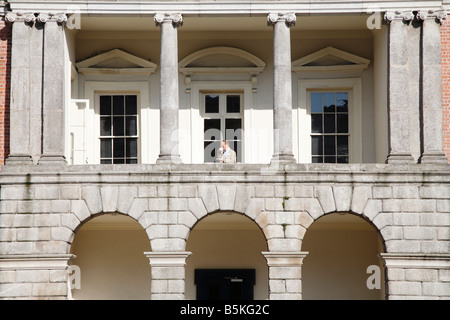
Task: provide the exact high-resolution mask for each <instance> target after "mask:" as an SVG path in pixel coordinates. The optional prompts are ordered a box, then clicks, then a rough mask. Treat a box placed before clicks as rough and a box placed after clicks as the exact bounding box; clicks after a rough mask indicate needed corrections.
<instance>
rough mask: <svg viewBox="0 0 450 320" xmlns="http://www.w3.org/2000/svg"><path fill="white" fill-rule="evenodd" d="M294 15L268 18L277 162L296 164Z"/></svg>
mask: <svg viewBox="0 0 450 320" xmlns="http://www.w3.org/2000/svg"><path fill="white" fill-rule="evenodd" d="M295 21H296V16H295V14H293V13H288V14H283V15H279V14H274V13H271V14H269V15H268V17H267V22H268V24H269V25H272V26H273V61H274V66H273V68H274V72H273V129H274V154H273V157H272V162H273V161H280V162H287V163H290V162H296V160H295V158H294V154H293V152H292V81H291V73H292V70H291V35H290V28H291V26H293V25H294V24H295Z"/></svg>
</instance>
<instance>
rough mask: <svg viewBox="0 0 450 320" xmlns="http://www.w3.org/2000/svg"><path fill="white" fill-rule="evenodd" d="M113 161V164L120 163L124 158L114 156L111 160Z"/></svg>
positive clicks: (123, 161)
mask: <svg viewBox="0 0 450 320" xmlns="http://www.w3.org/2000/svg"><path fill="white" fill-rule="evenodd" d="M113 163H114V164H122V163H125V159H124V158H119V159H118V158H114V160H113Z"/></svg>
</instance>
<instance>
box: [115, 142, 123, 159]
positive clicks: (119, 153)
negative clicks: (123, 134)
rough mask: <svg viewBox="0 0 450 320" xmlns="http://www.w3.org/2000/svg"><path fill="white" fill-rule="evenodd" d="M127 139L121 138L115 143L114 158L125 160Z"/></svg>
mask: <svg viewBox="0 0 450 320" xmlns="http://www.w3.org/2000/svg"><path fill="white" fill-rule="evenodd" d="M124 140H125V139H122V138H119V139H114V141H113V150H114V151H113V154H114V158H123V157H124V156H125V152H124V151H125V150H124V142H125V141H124Z"/></svg>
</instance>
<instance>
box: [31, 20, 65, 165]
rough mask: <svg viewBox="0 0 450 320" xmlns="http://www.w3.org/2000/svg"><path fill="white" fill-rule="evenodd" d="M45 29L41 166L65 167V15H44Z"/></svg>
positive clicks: (42, 21)
mask: <svg viewBox="0 0 450 320" xmlns="http://www.w3.org/2000/svg"><path fill="white" fill-rule="evenodd" d="M38 20H39V21H40V22H41V23H43V24H45V26H44V50H43V52H44V57H43V73H44V74H43V87H42V104H43V108H42V156H41V159H40V160H39V162H38V163H39V164H49V165H57V164H61V165H65V164H67V162H66V159H65V156H64V48H65V36H64V25H65V22H66V21H67V16H66V15H65V14H56V15H52V14H40V15H39V16H38Z"/></svg>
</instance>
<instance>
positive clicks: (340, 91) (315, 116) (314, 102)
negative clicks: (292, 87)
mask: <svg viewBox="0 0 450 320" xmlns="http://www.w3.org/2000/svg"><path fill="white" fill-rule="evenodd" d="M362 105H363V99H362V82H361V79H360V78H341V79H301V80H299V82H298V110H297V118H296V122H297V123H296V124H295V125H296V126H297V128H298V137H297V138H296V137H294V139H295V141H296V142H297V144H295V145H294V146H295V148H296V149H295V150H294V152H295V154H296V155H297V157H298V158H297V159H298V161H299V163H361V162H362V155H363V152H362V150H363V147H362V140H363V137H362V132H363V130H362V109H363V108H362Z"/></svg>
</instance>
